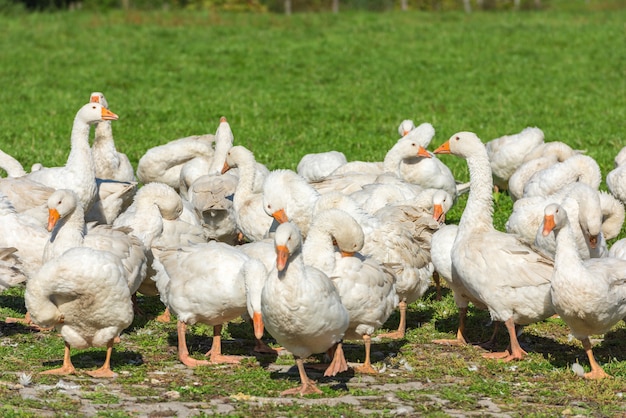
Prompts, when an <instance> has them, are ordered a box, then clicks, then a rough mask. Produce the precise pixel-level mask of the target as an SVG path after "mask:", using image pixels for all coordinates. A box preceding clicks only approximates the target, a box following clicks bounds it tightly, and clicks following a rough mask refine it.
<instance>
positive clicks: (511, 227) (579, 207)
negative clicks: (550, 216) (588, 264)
mask: <svg viewBox="0 0 626 418" xmlns="http://www.w3.org/2000/svg"><path fill="white" fill-rule="evenodd" d="M568 198H571V199H572V200H573V201H572V202H569V203H567V208H568V213H569V214H570V215H572V219H578V222H575V223H572V227H573V229H574V231H575V232H574V235H575V237H576V242H577V246H578V251H579V253H580V255H581V257H582V258H584V259H587V258H592V257H594V258H595V257H602V256H605V255H606V251H607V250H606V237H604V236H603V235H602V234H601V232H602V219H603V215H602V205H601V198H600V193H599V191H598V190H596V189H594V188H593V187H591V186H589V185H587V184H585V183H580V182H576V183H572V184H569V185H567V186H565V187H564V188H563V189H561V190H560V191H559V192H558V193H554V194H552V195H550V196H547V197H544V196H534V197H524V198H522V199H520V200H517V201H516V202H515V204H514V205H513V211H512V213H511V215H510V216H509V219H508V220H507V222H506V225H505V228H506V231H507V232H508V233H514V234H517V235H518V236H519V237H520V239H521V240H522V241H524V242H525V243H526V244H528V245H536V246H537V247H538V248H541V250H542V251H543V252H544V254H546V255H549V257H550V258H554V253H555V250H556V242H555V238H554V235H553V234H550V235H548V236H543V235H542V234H541V228H540V226H541V223H542V222H543V210H544V209H545V207H546V205H548V204H549V203H560V204H563V205H565V203H564V201H565V199H568Z"/></svg>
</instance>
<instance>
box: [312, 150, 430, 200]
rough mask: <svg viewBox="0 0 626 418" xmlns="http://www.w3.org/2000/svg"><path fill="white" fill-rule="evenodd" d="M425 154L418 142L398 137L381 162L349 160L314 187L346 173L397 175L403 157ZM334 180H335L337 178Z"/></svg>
mask: <svg viewBox="0 0 626 418" xmlns="http://www.w3.org/2000/svg"><path fill="white" fill-rule="evenodd" d="M426 155H428V152H427V151H426V150H425V149H424V147H423V146H421V145H420V144H419V142H418V141H416V140H414V139H411V138H400V139H399V140H398V141H397V142H396V143H395V144H394V145H393V146H392V147H391V148H390V149H389V151H387V153H386V154H385V158H384V159H383V161H382V162H363V161H350V162H348V163H347V164H345V165H343V166H341V167H339V168H337V169H336V170H335V171H333V172H332V173H331V175H330V176H328V177H327V179H325V180H323V181H322V182H317V183H315V187H316V188H318V190H319V189H320V188H321V187H322V186H323V185H324V184H325V183H332V180H330V179H332V178H334V179H337V178H343V177H344V176H346V174H348V173H360V174H370V175H373V176H378V175H379V174H382V173H387V172H388V173H395V174H397V175H399V173H400V172H399V167H400V163H401V162H402V160H404V159H405V158H411V157H418V156H426ZM334 181H335V182H337V181H339V180H334ZM370 183H371V181H370ZM324 187H325V188H324V189H323V190H327V187H329V186H324ZM331 189H332V187H331ZM335 189H336V188H335ZM323 190H322V192H323Z"/></svg>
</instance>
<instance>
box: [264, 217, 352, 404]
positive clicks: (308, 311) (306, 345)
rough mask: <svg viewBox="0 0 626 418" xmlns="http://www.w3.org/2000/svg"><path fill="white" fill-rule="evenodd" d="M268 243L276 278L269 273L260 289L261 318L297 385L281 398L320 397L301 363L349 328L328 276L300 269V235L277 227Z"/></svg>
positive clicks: (284, 226)
mask: <svg viewBox="0 0 626 418" xmlns="http://www.w3.org/2000/svg"><path fill="white" fill-rule="evenodd" d="M274 243H275V248H276V266H275V269H276V270H277V273H276V274H270V275H269V276H268V278H267V282H266V283H265V286H263V290H262V292H261V315H262V317H263V322H264V324H265V327H266V329H267V330H268V332H269V333H270V334H271V335H272V336H273V337H274V338H275V339H276V341H277V342H278V343H279V344H280V345H281V346H283V347H285V349H287V350H288V351H289V352H291V353H292V354H293V356H294V357H295V360H296V364H297V366H298V371H299V373H300V382H301V385H300V386H299V387H297V388H293V389H288V390H285V391H283V392H282V393H281V394H282V395H293V394H299V395H301V396H302V395H305V394H311V393H313V394H320V393H322V391H321V390H320V389H319V388H318V387H317V385H316V384H315V382H314V381H312V380H311V379H309V377H308V376H307V374H306V371H305V369H304V359H305V358H307V357H308V356H310V355H311V354H314V353H323V352H325V351H327V350H328V349H329V348H331V347H333V346H336V345H337V344H338V343H340V342H341V340H342V338H343V336H344V333H345V332H346V330H347V329H348V325H349V315H348V311H347V310H346V308H345V307H344V305H343V304H342V303H341V297H340V296H339V292H338V291H337V289H336V288H335V286H334V285H333V283H332V282H331V281H330V279H329V278H328V276H326V275H325V274H324V273H322V272H321V271H320V270H318V269H316V268H313V267H309V266H306V265H305V264H304V261H303V259H302V235H301V234H300V231H299V230H298V227H297V226H296V225H295V224H294V223H292V222H286V223H283V224H280V225H279V226H278V227H277V228H276V233H275V235H274ZM339 351H340V350H339V349H337V350H336V351H335V358H338V354H339V353H338V352H339ZM329 367H330V366H329ZM339 371H341V369H332V372H331V373H335V372H339ZM327 372H328V370H327Z"/></svg>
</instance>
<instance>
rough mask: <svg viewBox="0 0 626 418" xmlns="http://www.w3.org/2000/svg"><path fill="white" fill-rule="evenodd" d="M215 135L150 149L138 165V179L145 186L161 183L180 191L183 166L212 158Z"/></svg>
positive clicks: (186, 139) (188, 138) (181, 140)
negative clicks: (194, 160) (195, 160)
mask: <svg viewBox="0 0 626 418" xmlns="http://www.w3.org/2000/svg"><path fill="white" fill-rule="evenodd" d="M214 141H215V135H213V134H205V135H194V136H188V137H184V138H180V139H176V140H174V141H170V142H168V143H166V144H163V145H159V146H156V147H153V148H150V149H149V150H148V151H146V153H145V154H144V155H143V156H142V157H141V158H140V159H139V162H138V163H137V178H138V179H139V180H140V181H141V182H142V183H144V184H147V183H152V182H159V183H165V184H167V185H168V186H170V187H172V188H174V189H175V190H178V188H179V186H180V172H181V170H182V168H183V165H184V164H185V163H186V162H188V161H190V160H192V159H194V158H211V156H212V155H213V152H214V151H213V142H214Z"/></svg>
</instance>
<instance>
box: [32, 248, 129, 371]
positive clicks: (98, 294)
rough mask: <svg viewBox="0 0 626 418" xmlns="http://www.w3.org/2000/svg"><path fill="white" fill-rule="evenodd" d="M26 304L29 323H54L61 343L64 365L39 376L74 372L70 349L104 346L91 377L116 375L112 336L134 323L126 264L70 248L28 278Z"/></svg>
mask: <svg viewBox="0 0 626 418" xmlns="http://www.w3.org/2000/svg"><path fill="white" fill-rule="evenodd" d="M24 301H25V302H26V308H27V310H28V312H29V313H30V315H31V318H32V320H33V322H34V323H35V324H37V325H39V326H41V327H44V328H49V327H53V326H54V327H55V328H56V330H57V331H58V332H59V333H60V334H61V337H62V338H63V340H64V341H65V354H64V356H63V365H62V366H61V367H60V368H57V369H52V370H46V371H44V372H42V373H43V374H54V375H66V374H75V373H76V369H75V368H74V366H73V364H72V361H71V357H70V349H71V348H72V347H74V348H78V349H84V348H88V347H101V346H106V347H107V352H106V358H105V361H104V364H103V365H102V367H100V368H99V369H97V370H93V371H88V372H87V374H89V375H90V376H92V377H97V378H100V377H115V376H116V373H114V372H113V371H112V370H111V365H110V363H111V353H112V351H113V343H114V339H115V338H116V337H118V336H119V334H120V332H122V331H123V330H124V329H125V328H127V327H128V326H130V324H131V323H132V321H133V307H132V302H131V297H130V290H129V288H128V284H127V282H126V278H125V273H124V266H123V265H122V262H121V261H120V259H119V258H118V257H116V256H115V255H113V254H112V253H110V252H108V251H99V250H96V249H93V248H88V247H74V248H71V249H69V250H68V251H66V252H65V253H63V254H62V255H61V256H59V257H56V258H53V259H51V260H49V261H48V262H46V263H45V264H44V265H43V266H42V267H41V269H40V270H39V271H38V272H37V273H36V274H34V275H33V276H32V277H30V278H29V279H28V280H27V282H26V291H25V293H24Z"/></svg>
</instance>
